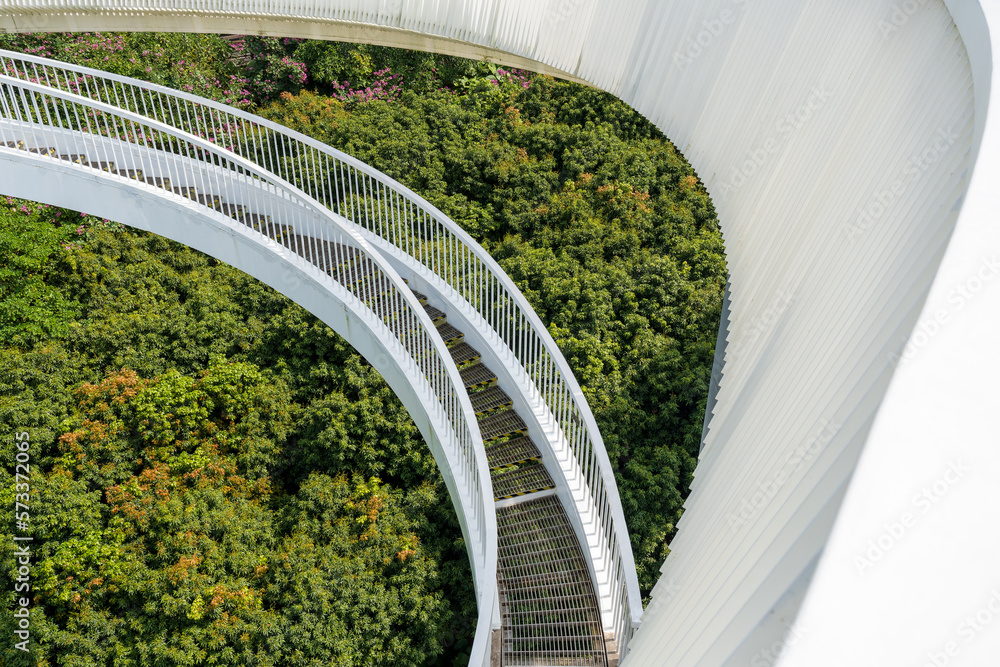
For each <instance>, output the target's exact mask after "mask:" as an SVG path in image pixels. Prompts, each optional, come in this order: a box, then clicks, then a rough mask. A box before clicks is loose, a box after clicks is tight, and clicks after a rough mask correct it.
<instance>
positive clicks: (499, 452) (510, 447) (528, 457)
mask: <svg viewBox="0 0 1000 667" xmlns="http://www.w3.org/2000/svg"><path fill="white" fill-rule="evenodd" d="M541 456H542V455H541V454H539V453H538V447H536V446H535V443H533V442H532V441H531V438H529V437H528V436H526V435H524V436H521V437H520V438H514V439H512V440H508V441H506V442H502V443H500V444H499V445H490V446H489V447H487V448H486V460H487V461H489V465H490V469H491V470H493V469H495V468H503V467H506V466H509V465H513V464H514V463H522V462H525V461H536V460H538V459H539V458H541Z"/></svg>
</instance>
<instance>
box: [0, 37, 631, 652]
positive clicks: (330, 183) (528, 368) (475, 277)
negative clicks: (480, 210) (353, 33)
mask: <svg viewBox="0 0 1000 667" xmlns="http://www.w3.org/2000/svg"><path fill="white" fill-rule="evenodd" d="M0 68H2V70H3V72H4V73H5V74H7V75H10V76H13V77H16V78H18V79H21V80H29V81H38V82H41V83H44V84H46V85H48V86H52V87H54V88H58V89H60V90H64V91H71V92H78V93H79V94H80V95H81V96H84V97H87V98H90V99H94V100H100V101H103V102H105V103H110V104H114V105H115V106H120V107H122V108H126V109H130V110H132V111H134V112H136V113H140V114H142V115H144V116H146V115H149V116H152V117H155V118H158V119H159V120H161V121H162V122H164V123H166V124H168V125H170V126H172V127H175V128H179V129H181V130H184V131H186V132H190V133H192V134H195V135H198V136H200V137H204V138H205V139H206V140H208V141H210V142H212V143H214V144H216V145H218V146H221V147H224V148H225V149H226V150H228V151H232V152H233V153H234V154H236V155H240V156H242V157H244V158H246V159H247V160H250V161H252V162H254V163H255V164H258V165H261V166H262V167H263V168H264V169H266V170H267V171H269V172H271V173H274V174H276V175H278V176H279V177H280V178H281V179H283V180H285V181H287V182H289V183H293V184H294V185H296V186H297V187H299V188H301V190H303V191H304V192H306V193H307V194H308V195H310V196H311V197H313V198H315V199H316V200H318V201H320V202H322V203H323V204H325V205H326V206H328V207H330V208H331V209H332V210H334V211H336V212H337V213H339V214H340V215H342V216H344V218H346V219H347V220H349V221H351V222H353V223H355V224H356V225H358V231H360V232H362V233H363V234H364V237H365V238H366V239H367V240H368V241H369V242H370V244H371V245H372V246H373V247H375V248H377V249H378V250H379V251H381V252H382V254H383V256H385V257H386V258H387V259H388V260H390V262H391V263H392V264H393V266H394V268H396V269H397V270H398V271H400V272H403V271H404V270H405V271H406V272H407V273H410V272H412V273H413V274H415V275H417V276H419V278H420V279H421V280H422V281H423V284H422V285H421V289H425V290H427V291H429V292H432V293H434V294H435V295H437V296H439V297H441V298H442V299H444V300H445V301H446V302H447V303H449V304H452V306H453V307H454V312H453V313H452V314H451V315H450V317H455V318H458V319H461V321H462V322H463V324H464V327H463V329H464V330H465V331H466V335H467V336H470V335H471V336H472V337H474V338H475V339H476V340H477V341H479V346H477V347H478V348H479V349H482V350H483V351H484V352H485V353H487V354H489V355H490V358H491V359H492V360H493V362H492V363H491V368H494V370H497V371H500V372H501V373H504V378H505V379H506V381H507V382H508V383H509V384H511V385H512V386H514V387H516V388H517V390H518V391H517V394H518V395H517V396H515V401H516V407H518V412H519V413H520V414H522V415H523V416H525V417H526V418H529V419H532V420H533V424H534V425H535V427H536V428H535V432H536V434H537V435H539V441H540V442H539V444H540V445H541V446H543V447H545V449H546V452H547V453H548V454H549V456H548V457H547V458H548V460H550V461H552V462H554V463H555V464H557V466H558V467H557V470H555V471H553V472H554V473H555V474H559V473H561V478H560V479H559V480H558V483H559V489H560V492H561V497H562V498H563V504H564V506H566V507H573V508H574V511H570V512H568V516H569V519H570V522H571V524H572V525H573V527H574V529H575V531H576V534H577V537H578V539H579V541H580V544H581V545H582V546H583V547H584V553H585V556H586V559H587V563H588V566H589V568H590V571H591V575H592V578H593V580H594V584H595V588H596V589H597V591H598V595H599V597H600V599H601V605H602V614H603V616H604V619H605V620H604V624H605V629H606V630H607V631H608V632H611V633H613V635H614V637H615V639H616V642H617V645H618V647H619V649H620V650H621V652H622V654H624V653H625V651H626V650H627V649H626V647H627V645H628V641H629V639H630V638H631V635H632V632H633V631H634V629H635V628H636V627H637V626H638V623H639V617H640V616H641V613H642V607H641V600H640V595H639V587H638V581H637V578H636V574H635V564H634V560H633V556H632V549H631V544H630V542H629V538H628V534H627V528H626V524H625V520H624V515H623V513H622V509H621V501H620V498H619V495H618V489H617V486H616V484H615V481H614V474H613V472H612V469H611V465H610V461H609V460H608V456H607V451H606V449H605V447H604V443H603V440H602V439H601V435H600V431H599V430H598V428H597V425H596V422H595V421H594V417H593V414H592V413H591V410H590V408H589V406H588V404H587V401H586V399H585V397H584V396H583V393H582V391H581V389H580V387H579V384H578V383H577V381H576V379H575V377H574V376H573V373H572V371H571V370H570V369H569V366H568V364H567V363H566V361H565V359H564V358H563V356H562V354H561V353H560V352H559V349H558V346H557V345H556V344H555V342H554V341H553V340H552V337H551V335H550V334H549V333H548V330H547V328H546V327H545V325H544V324H543V323H542V322H541V320H540V319H539V318H538V316H537V314H536V313H535V312H534V310H533V309H532V308H531V306H530V305H529V304H528V303H527V301H526V299H525V298H524V296H523V295H522V294H521V293H520V291H519V290H518V289H517V288H516V286H515V285H514V283H513V281H512V280H511V279H510V278H509V276H507V274H506V273H505V272H504V271H503V269H502V268H501V267H500V266H499V265H498V264H497V263H496V261H495V260H493V258H492V257H490V256H489V254H488V253H486V252H485V251H484V250H483V249H482V248H481V247H480V246H479V244H477V243H476V242H475V241H474V240H473V239H472V238H471V237H470V236H469V235H468V234H467V233H466V232H465V231H464V230H462V229H461V228H460V227H459V226H458V225H457V224H456V223H455V222H453V221H452V220H451V219H449V218H448V217H447V216H445V215H444V214H443V213H442V212H441V211H439V210H438V209H437V208H436V207H434V206H433V205H431V204H430V203H429V202H427V201H426V200H424V199H423V198H421V197H420V196H418V195H417V194H415V193H414V192H412V191H411V190H410V189H408V188H406V187H405V186H403V185H402V184H400V183H398V182H397V181H395V180H393V179H391V178H389V177H388V176H386V175H385V174H382V173H380V172H378V171H377V170H375V169H372V168H371V167H369V166H368V165H365V164H364V163H362V162H360V161H358V160H356V159H354V158H352V157H351V156H349V155H346V154H344V153H342V152H340V151H337V150H335V149H333V148H330V147H329V146H326V145H324V144H322V143H320V142H317V141H315V140H313V139H310V138H309V137H306V136H304V135H302V134H300V133H298V132H295V131H292V130H289V129H288V128H285V127H282V126H280V125H278V124H276V123H273V122H270V121H267V120H266V119H262V118H260V117H258V116H254V115H252V114H248V113H246V112H243V111H240V110H238V109H235V108H232V107H230V106H227V105H224V104H220V103H217V102H213V101H210V100H206V99H204V98H200V97H197V96H194V95H189V94H186V93H182V92H179V91H176V90H173V89H170V88H166V87H164V86H159V85H155V84H150V83H146V82H141V81H137V80H135V79H129V78H127V77H121V76H117V75H114V74H109V73H106V72H101V71H99V70H94V69H91V68H86V67H80V66H76V65H70V64H66V63H59V62H56V61H52V60H48V59H44V58H37V57H34V56H28V55H24V54H19V53H13V52H9V51H0ZM512 394H513V392H512Z"/></svg>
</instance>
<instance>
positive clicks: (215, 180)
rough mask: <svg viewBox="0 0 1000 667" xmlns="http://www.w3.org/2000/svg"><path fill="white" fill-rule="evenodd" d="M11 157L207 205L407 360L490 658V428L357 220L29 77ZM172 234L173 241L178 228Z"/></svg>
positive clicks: (192, 141) (484, 655) (215, 152)
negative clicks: (432, 436)
mask: <svg viewBox="0 0 1000 667" xmlns="http://www.w3.org/2000/svg"><path fill="white" fill-rule="evenodd" d="M0 153H5V154H6V157H17V158H19V159H21V160H22V161H26V162H27V163H31V162H34V163H36V164H37V163H38V162H39V161H50V162H56V161H58V163H59V166H60V167H62V168H67V167H68V168H76V169H79V170H86V171H94V170H98V171H100V172H102V176H103V177H104V178H109V179H114V178H121V179H122V180H128V181H129V182H130V185H132V186H133V187H141V185H140V184H142V183H145V184H146V186H147V188H148V190H149V191H150V194H152V195H154V196H157V197H176V198H185V199H190V200H194V201H197V202H199V203H200V204H203V205H204V207H205V208H206V210H205V212H204V213H203V215H206V216H210V217H212V218H214V220H215V221H216V222H217V223H218V224H222V225H225V226H227V227H229V228H231V229H232V230H233V232H235V233H238V234H241V235H249V236H253V237H256V239H257V242H258V243H263V244H265V245H267V246H269V247H270V248H271V250H272V251H273V252H275V253H278V254H280V255H282V256H283V257H284V258H285V260H286V261H291V262H293V263H296V264H298V265H299V266H300V267H302V268H305V269H307V270H309V272H310V273H311V274H312V276H313V277H314V279H318V280H320V281H322V282H323V284H324V286H325V288H326V290H327V291H328V292H329V293H331V294H333V295H335V296H336V297H337V298H338V299H339V300H340V301H341V302H342V303H344V304H346V305H347V306H348V307H349V308H350V310H351V311H352V312H353V314H354V316H355V317H356V318H358V319H359V320H360V321H361V322H362V323H363V325H364V326H365V327H366V328H367V329H368V330H369V331H370V332H371V334H372V335H373V336H376V337H377V338H379V339H380V340H381V341H382V343H383V345H385V346H386V347H387V349H388V350H389V351H390V354H393V356H394V357H396V358H397V359H401V360H403V361H402V365H403V367H404V372H406V374H407V376H408V378H409V379H410V381H411V382H412V383H413V384H414V385H416V386H417V388H418V390H420V389H422V390H423V391H422V393H423V395H426V396H428V397H433V399H432V400H433V403H432V404H430V405H425V408H426V409H427V411H428V413H430V415H431V417H432V420H431V421H432V426H431V428H432V429H435V430H436V431H437V440H438V442H439V443H441V444H442V450H443V451H442V452H440V453H439V452H435V459H437V460H438V464H439V466H440V467H441V469H442V473H444V477H445V480H446V483H448V487H449V491H450V493H451V495H452V499H453V502H454V503H455V506H456V509H457V511H458V516H459V521H460V523H461V525H462V529H463V533H465V538H466V545H467V549H468V552H469V557H470V560H471V561H472V565H473V570H474V573H475V575H476V576H475V582H474V583H475V586H476V592H477V598H478V601H479V623H478V627H477V633H476V641H475V644H476V645H475V647H474V654H475V655H478V656H479V662H478V663H477V664H484V663H485V662H486V661H488V659H489V654H490V640H491V629H492V626H493V625H495V622H494V619H495V617H496V604H497V602H496V578H495V572H496V558H497V557H496V512H495V509H494V504H493V499H492V495H491V488H490V484H489V483H488V481H487V480H488V479H489V473H488V470H487V467H486V459H485V454H484V453H483V451H482V446H481V442H482V439H481V436H480V435H479V426H478V423H477V421H476V417H475V414H474V413H473V411H472V408H471V403H470V400H469V396H468V394H467V393H466V391H465V390H464V387H463V384H462V382H461V380H460V378H459V375H458V370H457V369H456V367H455V365H454V363H453V362H452V361H451V357H450V355H449V353H448V350H447V348H446V347H445V345H444V342H443V341H442V340H441V338H440V337H439V336H438V335H436V333H435V332H434V325H433V323H432V322H431V320H430V319H429V317H428V315H427V313H426V312H425V311H424V309H423V308H422V306H421V305H420V303H419V302H418V301H417V299H416V297H415V296H414V294H413V292H412V290H411V289H410V288H409V287H408V286H407V285H406V283H405V281H404V280H403V279H402V278H401V277H400V276H399V275H398V274H397V273H396V272H395V271H394V270H393V268H392V267H391V266H390V265H389V264H388V263H387V262H386V261H385V260H384V259H383V258H382V257H381V255H380V253H379V252H378V251H376V250H374V249H373V248H372V247H371V246H370V244H369V243H368V242H367V241H366V240H365V239H364V238H362V236H361V235H360V234H359V233H358V231H357V230H356V229H355V228H354V227H353V226H352V225H349V224H347V223H346V222H344V221H343V219H342V218H340V216H337V215H334V214H332V213H331V212H330V211H329V210H328V209H326V208H325V207H323V206H321V205H320V204H319V203H317V202H316V201H315V200H313V199H312V198H310V197H309V196H308V195H307V194H305V193H303V192H302V191H300V190H299V189H298V188H296V187H294V186H293V185H291V184H290V183H288V182H287V181H285V180H284V179H281V178H279V177H277V176H275V175H274V174H273V173H271V172H269V171H267V170H265V169H262V168H261V167H259V166H258V165H256V164H254V163H252V162H250V161H248V160H246V159H244V158H242V157H240V156H239V155H236V154H235V153H233V152H231V151H229V150H227V149H225V148H221V147H219V146H217V145H213V143H212V142H211V141H210V140H208V139H205V138H201V137H198V136H195V135H193V134H191V133H188V132H185V131H183V130H180V129H177V128H176V127H171V126H170V125H168V124H166V123H162V122H159V121H157V120H155V119H151V118H149V117H145V116H142V115H139V114H136V113H133V112H131V111H128V110H125V109H121V108H117V107H115V106H112V105H110V104H106V103H104V102H100V101H95V100H93V99H89V98H86V97H82V96H79V95H76V94H74V93H72V92H66V91H64V90H58V89H54V88H51V87H48V86H45V85H43V84H41V83H36V82H34V81H28V80H25V79H24V78H15V77H10V76H6V75H0ZM105 172H106V173H105ZM136 180H138V181H139V184H134V181H136ZM80 203H81V204H86V205H88V206H90V205H94V204H96V203H95V202H89V203H88V202H80ZM88 210H93V209H92V208H89V209H88ZM167 227H169V221H168V222H167ZM161 232H162V233H164V234H166V235H168V236H169V230H168V229H164V230H161ZM359 258H363V259H359ZM352 260H354V264H353V265H351V266H349V262H350V261H352ZM358 267H360V268H358ZM435 426H436V428H435ZM441 455H443V456H444V460H440V458H439V457H440V456H441Z"/></svg>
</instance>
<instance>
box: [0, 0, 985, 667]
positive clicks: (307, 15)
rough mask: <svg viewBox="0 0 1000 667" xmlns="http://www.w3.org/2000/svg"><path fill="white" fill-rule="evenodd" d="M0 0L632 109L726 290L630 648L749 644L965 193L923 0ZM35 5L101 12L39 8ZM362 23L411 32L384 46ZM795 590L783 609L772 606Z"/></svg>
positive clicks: (675, 660) (51, 22) (635, 661)
mask: <svg viewBox="0 0 1000 667" xmlns="http://www.w3.org/2000/svg"><path fill="white" fill-rule="evenodd" d="M0 7H3V8H4V11H5V13H7V14H8V16H7V17H0V25H3V26H7V27H8V28H9V29H10V28H13V27H17V26H21V27H22V28H24V27H29V28H30V27H33V28H39V27H48V28H50V29H57V28H62V27H68V26H77V27H90V28H94V27H100V25H109V26H111V25H113V26H114V27H126V25H125V24H127V23H128V21H132V20H134V21H135V25H134V26H133V27H134V28H136V29H155V28H156V27H157V26H159V25H161V23H158V22H157V21H158V20H159V19H156V17H155V16H154V17H152V18H151V17H148V16H146V17H144V18H143V19H142V21H141V24H142V27H140V25H139V24H140V22H139V21H138V19H130V18H128V16H129V12H133V13H134V14H133V15H134V16H137V15H140V14H145V13H146V11H147V10H150V9H153V8H155V10H156V11H159V12H162V13H163V15H164V16H169V19H167V18H164V19H162V25H163V26H168V25H169V26H177V25H183V24H184V20H185V19H184V18H183V17H184V16H185V15H186V16H188V17H190V21H188V23H187V25H188V26H189V27H190V26H196V27H198V28H199V29H207V30H212V29H220V28H221V26H224V25H231V24H233V23H234V21H235V19H231V18H226V14H227V13H230V12H240V13H246V14H248V15H249V16H260V20H261V21H263V22H262V23H260V25H261V26H263V27H264V29H266V30H271V31H275V30H279V29H281V30H283V31H284V32H285V33H287V34H317V33H323V32H324V30H325V31H327V32H328V34H329V35H331V36H343V35H345V34H346V35H351V34H355V33H352V32H351V31H352V30H355V32H356V35H357V38H358V39H370V40H382V41H394V42H395V43H399V44H410V45H412V46H414V47H415V48H435V49H446V50H450V51H451V52H462V53H468V54H469V55H482V54H484V53H485V54H490V53H493V54H494V57H496V58H498V59H500V60H501V61H503V60H507V61H509V62H513V63H518V62H523V61H524V60H527V61H531V62H535V63H542V64H544V65H546V66H548V67H550V68H553V69H555V70H560V71H563V72H567V73H569V74H571V75H573V76H574V77H577V78H579V79H582V80H585V81H589V82H591V83H592V84H594V85H596V86H598V87H600V88H603V89H605V90H608V91H610V92H612V93H614V94H616V95H618V96H619V97H621V98H622V99H624V100H625V101H626V102H628V103H630V104H632V105H633V106H634V107H635V108H636V109H638V110H639V111H641V112H642V113H643V114H644V115H646V116H647V117H648V118H650V119H651V120H652V121H653V122H654V123H655V124H656V125H657V126H659V127H660V128H661V129H662V130H663V131H664V132H665V133H666V135H667V136H668V137H670V138H671V139H672V140H673V141H674V142H675V143H676V145H677V146H678V148H680V149H681V150H682V151H683V152H684V154H685V155H686V156H687V157H688V159H689V160H690V161H691V163H692V164H693V165H694V166H695V168H696V169H697V170H698V173H699V174H700V175H701V178H702V179H703V180H704V182H705V184H706V185H707V187H708V189H709V191H710V192H711V194H712V197H713V199H714V201H715V205H716V208H717V210H718V213H719V219H720V221H721V223H722V227H723V232H724V235H725V240H726V248H727V253H728V262H729V270H730V276H731V283H732V301H731V308H730V324H729V334H728V340H727V346H726V355H725V366H724V374H723V377H722V379H721V381H720V383H719V387H718V394H717V402H716V404H715V408H714V412H713V415H712V416H711V418H710V421H709V422H708V431H707V437H706V442H705V447H704V450H703V453H702V461H701V464H700V466H699V467H698V470H697V474H696V478H695V481H694V485H693V488H692V492H691V496H690V498H689V500H688V503H687V510H686V513H685V515H684V517H683V520H682V521H681V523H680V528H679V533H678V535H677V537H676V539H675V540H674V542H673V544H672V552H671V555H670V557H669V558H668V559H667V561H666V563H665V564H664V566H663V568H662V569H663V576H662V577H661V579H660V582H659V584H658V585H657V588H656V590H655V591H654V595H653V601H652V603H651V605H650V607H649V609H648V610H647V612H646V614H645V616H644V619H643V624H642V627H641V628H640V629H639V631H638V633H637V634H636V636H635V639H634V640H633V642H632V647H631V653H630V655H629V656H628V658H627V663H626V664H628V665H653V664H669V665H721V664H726V663H727V662H730V661H733V662H734V661H735V660H736V658H737V657H739V656H746V655H747V651H748V648H749V647H751V645H750V644H749V643H748V641H749V640H748V638H749V637H751V635H752V634H753V633H754V630H755V628H766V627H767V626H766V625H762V619H764V617H765V615H766V614H767V613H768V612H769V610H771V609H772V607H773V606H775V605H776V604H778V602H779V598H782V596H783V594H785V593H786V591H789V590H792V591H793V593H794V591H796V590H798V588H796V586H799V587H801V581H802V580H799V578H800V575H801V574H803V573H804V572H807V571H808V568H810V567H811V566H812V565H813V564H814V562H815V560H816V558H817V556H818V554H819V553H820V551H821V550H822V547H823V545H824V544H825V541H826V538H827V536H828V534H829V530H830V525H831V523H832V521H833V519H834V517H835V516H836V511H837V508H838V506H839V501H840V499H841V498H842V496H843V493H844V490H845V487H846V484H847V482H848V481H849V479H850V476H851V472H852V471H853V470H854V467H855V465H856V462H857V459H858V456H859V454H860V451H861V448H862V444H863V443H864V441H865V438H866V434H867V432H868V429H869V427H870V425H871V423H872V420H873V418H874V415H875V411H876V408H877V407H878V405H879V402H880V400H881V398H882V396H883V394H884V392H885V389H886V386H887V383H888V381H889V379H890V376H891V374H892V372H893V367H894V359H895V358H896V354H897V353H898V352H899V351H900V350H901V349H902V347H903V345H904V343H905V339H906V337H907V336H908V334H909V332H910V331H911V329H912V327H913V325H914V323H915V321H916V317H917V315H918V313H919V311H920V308H921V306H922V304H923V301H924V298H925V296H926V293H927V290H928V288H929V286H930V284H931V281H932V279H933V277H934V274H935V271H936V269H937V266H938V263H939V261H940V259H941V257H942V253H943V252H944V248H945V245H946V243H947V241H948V239H949V236H950V233H951V231H952V229H953V226H954V223H955V219H956V216H957V211H958V207H959V204H960V202H961V199H962V196H963V193H964V191H965V188H966V186H967V178H968V171H969V168H970V148H971V147H972V144H973V126H974V120H975V119H974V114H973V110H974V100H973V87H972V76H971V72H970V66H969V60H968V56H967V54H966V51H965V47H964V45H963V42H962V40H961V38H960V36H959V33H958V30H957V29H956V27H955V25H954V23H953V21H952V18H951V15H950V14H949V12H948V10H947V9H946V7H945V5H944V4H943V3H942V2H941V0H812V1H805V2H789V1H788V0H699V2H691V1H690V0H646V1H641V0H635V1H617V2H613V1H601V0H493V1H486V0H479V1H475V0H424V1H417V0H413V1H407V2H404V1H401V0H381V1H376V0H341V1H339V2H338V1H332V2H296V1H294V0H286V1H282V2H266V1H256V2H255V1H253V0H245V1H231V2H227V1H220V0H216V1H215V2H183V1H180V0H160V1H158V2H155V3H153V2H150V3H144V2H139V1H115V0H102V1H101V2H99V3H98V2H87V1H85V0H76V1H74V0H70V1H69V2H58V3H56V2H48V1H46V0H36V1H35V2H30V3H28V2H24V3H19V2H12V1H11V0H0ZM49 8H57V9H53V10H52V11H63V12H66V11H71V9H72V10H77V9H86V10H88V11H94V12H97V13H98V14H102V13H103V15H104V17H103V18H101V17H99V16H98V17H96V18H95V17H87V16H84V15H76V16H71V17H69V16H68V17H64V18H59V17H55V16H53V15H51V14H48V13H47V12H48V11H49ZM19 12H24V14H20V15H19ZM116 12H117V14H116ZM113 14H114V15H117V16H118V17H126V18H113V16H112V15H113ZM292 17H298V18H292ZM316 18H321V19H325V20H327V21H332V23H326V24H323V23H317V22H315V20H314V19H316ZM102 21H103V23H102ZM111 21H117V23H110V22H111ZM268 21H270V23H268ZM123 22H124V23H123ZM281 22H284V23H281ZM347 22H354V23H352V24H348V23H347ZM305 24H308V25H309V27H308V29H306V28H304V27H303V25H305ZM282 26H284V28H282ZM324 26H327V27H324ZM352 26H353V27H352ZM372 26H382V27H386V28H394V29H402V30H407V31H412V32H410V33H399V32H397V33H393V36H392V37H391V39H390V38H389V37H386V36H385V35H383V34H381V33H378V34H374V33H373V32H372V31H371V30H370V29H371V27H372ZM175 29H176V28H175ZM365 30H368V31H369V32H365ZM376 32H378V31H376ZM503 52H506V53H508V54H513V55H514V56H517V57H518V58H519V59H521V60H519V59H518V58H510V57H509V56H504V55H502V53H503ZM806 579H808V577H806ZM796 580H799V584H797V585H796ZM797 597H798V594H793V595H791V597H790V600H789V599H788V596H786V602H783V603H782V604H783V605H785V606H784V608H786V609H790V610H791V613H794V609H795V608H796V607H797V602H796V599H797ZM779 629H780V630H783V629H781V628H779ZM773 632H774V633H778V630H775V631H773ZM763 634H764V636H765V638H766V636H767V631H765V632H764V633H763ZM760 637H761V632H758V633H757V634H755V635H754V639H753V641H757V640H758V639H760ZM751 655H752V653H751ZM740 659H741V660H744V658H740ZM742 664H746V662H743V663H742Z"/></svg>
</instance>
